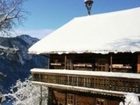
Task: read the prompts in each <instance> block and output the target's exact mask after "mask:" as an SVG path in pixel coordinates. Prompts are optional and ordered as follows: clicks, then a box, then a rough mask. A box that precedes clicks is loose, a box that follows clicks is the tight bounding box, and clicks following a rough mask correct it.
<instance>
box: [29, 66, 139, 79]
mask: <svg viewBox="0 0 140 105" xmlns="http://www.w3.org/2000/svg"><path fill="white" fill-rule="evenodd" d="M31 72H32V73H53V74H68V75H82V76H84V75H85V76H103V77H118V78H133V79H140V74H136V73H122V72H103V71H83V70H62V69H61V70H60V69H38V68H34V69H31Z"/></svg>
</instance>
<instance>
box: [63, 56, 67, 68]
mask: <svg viewBox="0 0 140 105" xmlns="http://www.w3.org/2000/svg"><path fill="white" fill-rule="evenodd" d="M64 69H67V55H66V54H65V57H64Z"/></svg>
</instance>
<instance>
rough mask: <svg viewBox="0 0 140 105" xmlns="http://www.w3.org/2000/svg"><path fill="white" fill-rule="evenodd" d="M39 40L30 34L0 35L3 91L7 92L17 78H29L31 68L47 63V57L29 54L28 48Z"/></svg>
mask: <svg viewBox="0 0 140 105" xmlns="http://www.w3.org/2000/svg"><path fill="white" fill-rule="evenodd" d="M37 41H38V39H37V38H32V37H30V36H28V35H21V36H17V37H12V38H5V37H0V91H1V92H6V91H7V90H8V89H9V88H10V86H11V85H14V83H15V82H16V80H18V79H21V80H23V79H25V78H27V77H28V76H29V74H30V69H31V68H34V67H43V68H44V67H45V66H46V65H47V57H45V56H37V55H29V54H28V48H29V47H30V46H31V45H32V44H34V43H35V42H37Z"/></svg>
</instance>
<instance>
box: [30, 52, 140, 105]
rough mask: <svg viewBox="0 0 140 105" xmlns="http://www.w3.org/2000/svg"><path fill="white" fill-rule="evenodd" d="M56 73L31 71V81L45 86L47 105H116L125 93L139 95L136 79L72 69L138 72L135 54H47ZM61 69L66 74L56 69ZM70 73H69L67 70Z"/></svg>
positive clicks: (138, 59)
mask: <svg viewBox="0 0 140 105" xmlns="http://www.w3.org/2000/svg"><path fill="white" fill-rule="evenodd" d="M49 61H50V63H49V68H50V69H52V70H55V71H56V73H49V72H47V70H46V72H32V76H33V81H34V83H35V84H42V85H46V86H47V87H49V100H48V105H119V102H120V101H123V99H124V95H125V94H126V93H127V92H133V93H136V94H140V78H131V77H114V76H113V77H112V76H103V75H102V76H99V75H97V76H96V75H94V76H91V75H86V74H84V75H82V74H75V72H74V71H89V73H90V72H95V71H100V72H114V73H117V72H122V73H128V74H129V73H134V74H138V73H140V54H139V53H129V52H127V53H109V54H91V53H84V54H62V55H59V54H50V58H49ZM63 69H65V72H66V73H58V72H57V70H63ZM66 70H67V71H69V72H70V71H71V72H73V73H72V74H69V73H67V71H66Z"/></svg>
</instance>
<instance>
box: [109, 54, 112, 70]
mask: <svg viewBox="0 0 140 105" xmlns="http://www.w3.org/2000/svg"><path fill="white" fill-rule="evenodd" d="M109 71H112V53H110V70H109Z"/></svg>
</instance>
